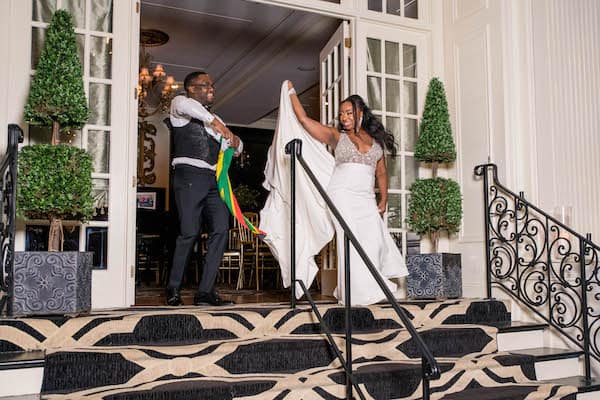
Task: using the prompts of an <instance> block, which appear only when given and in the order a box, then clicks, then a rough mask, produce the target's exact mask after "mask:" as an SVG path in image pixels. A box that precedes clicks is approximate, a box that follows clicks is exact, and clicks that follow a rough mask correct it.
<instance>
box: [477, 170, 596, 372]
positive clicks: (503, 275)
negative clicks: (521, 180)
mask: <svg viewBox="0 0 600 400" xmlns="http://www.w3.org/2000/svg"><path fill="white" fill-rule="evenodd" d="M475 175H476V176H480V177H482V178H483V184H484V218H485V225H486V226H485V245H486V262H487V271H486V276H487V293H488V297H491V295H492V287H498V288H501V289H502V290H503V291H505V292H507V293H508V294H510V295H511V296H512V297H514V298H515V299H517V300H518V301H520V302H521V303H522V304H524V305H525V306H527V307H528V308H529V309H531V310H532V311H534V312H535V313H536V314H537V315H538V316H540V317H541V318H543V319H544V320H545V321H546V322H547V323H548V324H550V325H551V326H552V327H554V328H556V329H557V330H558V331H559V332H560V333H561V334H562V335H564V336H565V337H566V338H567V339H568V340H570V341H571V342H572V343H574V344H575V345H576V346H577V347H579V348H581V349H582V350H583V351H584V355H585V369H586V378H587V379H590V371H591V369H590V358H594V359H596V360H598V361H600V261H599V260H600V257H599V256H600V247H598V246H597V245H596V244H594V243H593V242H592V241H591V236H590V235H589V234H588V235H587V236H583V235H581V234H579V233H577V232H575V231H574V230H572V229H571V228H569V227H568V226H566V225H564V224H562V223H561V222H560V221H558V220H557V219H555V218H554V217H552V216H551V215H549V214H547V213H545V212H544V211H542V210H541V209H539V208H537V207H536V206H535V205H533V204H531V203H529V202H528V201H527V200H526V199H525V197H524V195H523V193H520V194H516V193H514V192H512V191H510V190H509V189H507V188H506V187H505V186H503V185H502V184H501V183H500V182H499V181H498V174H497V167H496V165H494V164H485V165H479V166H477V167H475Z"/></svg>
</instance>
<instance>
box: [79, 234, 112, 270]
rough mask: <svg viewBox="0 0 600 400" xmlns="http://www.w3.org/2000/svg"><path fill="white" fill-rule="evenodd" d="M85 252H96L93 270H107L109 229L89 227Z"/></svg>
mask: <svg viewBox="0 0 600 400" xmlns="http://www.w3.org/2000/svg"><path fill="white" fill-rule="evenodd" d="M85 236H86V241H85V243H86V244H85V251H93V252H94V261H93V262H92V268H93V269H106V267H107V263H106V260H107V258H108V257H107V255H108V246H107V244H108V228H106V227H96V226H94V227H88V228H86V230H85Z"/></svg>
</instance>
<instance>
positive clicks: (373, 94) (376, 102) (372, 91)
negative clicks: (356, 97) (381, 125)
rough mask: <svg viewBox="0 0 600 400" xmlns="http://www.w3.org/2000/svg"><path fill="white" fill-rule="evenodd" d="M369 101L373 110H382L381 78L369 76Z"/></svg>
mask: <svg viewBox="0 0 600 400" xmlns="http://www.w3.org/2000/svg"><path fill="white" fill-rule="evenodd" d="M367 102H368V103H369V104H368V106H369V107H370V108H371V109H372V110H381V78H378V77H376V76H369V77H367Z"/></svg>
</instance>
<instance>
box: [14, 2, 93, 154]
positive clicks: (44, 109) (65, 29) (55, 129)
mask: <svg viewBox="0 0 600 400" xmlns="http://www.w3.org/2000/svg"><path fill="white" fill-rule="evenodd" d="M24 116H25V121H27V122H28V123H30V124H31V125H41V126H52V144H57V143H59V140H60V139H59V131H60V130H68V129H71V128H80V127H82V126H83V125H84V124H85V123H86V122H87V120H88V116H89V109H88V104H87V100H86V98H85V91H84V89H83V78H82V68H81V62H80V60H79V57H78V56H77V43H76V41H75V30H74V29H73V22H72V19H71V14H69V13H68V12H67V11H65V10H57V11H56V12H55V13H54V16H53V17H52V21H51V22H50V25H49V26H48V30H47V31H46V41H45V43H44V48H43V50H42V54H41V56H40V60H39V63H38V65H37V69H36V73H35V75H34V77H33V81H32V83H31V89H30V91H29V97H28V99H27V104H26V106H25V115H24Z"/></svg>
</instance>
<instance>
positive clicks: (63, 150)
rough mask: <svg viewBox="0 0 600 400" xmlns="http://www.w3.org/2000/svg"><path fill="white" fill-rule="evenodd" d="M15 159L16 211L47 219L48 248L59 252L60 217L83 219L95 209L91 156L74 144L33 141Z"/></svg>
mask: <svg viewBox="0 0 600 400" xmlns="http://www.w3.org/2000/svg"><path fill="white" fill-rule="evenodd" d="M18 160H19V161H18V162H19V167H18V175H17V176H18V179H17V212H18V214H19V216H21V217H26V218H32V219H48V220H49V221H50V234H49V238H48V250H49V251H60V250H62V223H61V220H62V219H69V220H79V221H81V222H85V221H86V220H88V219H89V218H91V216H92V213H93V211H94V206H93V203H94V200H93V197H92V191H91V188H92V159H91V157H90V155H89V154H88V153H87V152H86V151H85V150H83V149H79V148H77V147H72V146H67V145H58V146H53V145H49V144H36V145H32V146H25V147H23V148H22V149H21V151H20V153H19V158H18ZM49 166H51V167H49Z"/></svg>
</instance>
